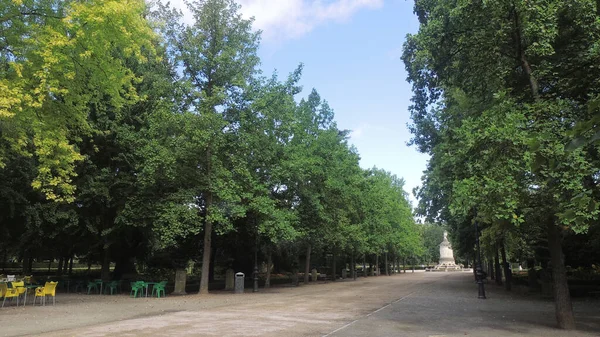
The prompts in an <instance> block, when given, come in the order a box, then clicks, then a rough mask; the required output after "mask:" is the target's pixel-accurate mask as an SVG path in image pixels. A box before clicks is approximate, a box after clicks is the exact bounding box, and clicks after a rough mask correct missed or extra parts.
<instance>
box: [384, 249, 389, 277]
mask: <svg viewBox="0 0 600 337" xmlns="http://www.w3.org/2000/svg"><path fill="white" fill-rule="evenodd" d="M385 276H390V266H389V265H388V253H387V252H385Z"/></svg>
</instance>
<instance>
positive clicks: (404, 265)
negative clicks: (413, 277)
mask: <svg viewBox="0 0 600 337" xmlns="http://www.w3.org/2000/svg"><path fill="white" fill-rule="evenodd" d="M402 270H403V271H404V274H406V258H403V259H402Z"/></svg>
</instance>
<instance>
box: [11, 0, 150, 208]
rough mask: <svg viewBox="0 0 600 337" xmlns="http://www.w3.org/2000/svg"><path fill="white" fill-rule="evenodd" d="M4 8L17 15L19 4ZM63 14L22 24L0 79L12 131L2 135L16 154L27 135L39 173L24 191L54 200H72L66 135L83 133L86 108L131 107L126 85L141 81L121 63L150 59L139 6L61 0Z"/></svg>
mask: <svg viewBox="0 0 600 337" xmlns="http://www.w3.org/2000/svg"><path fill="white" fill-rule="evenodd" d="M8 4H9V6H15V8H12V10H13V11H17V12H18V11H19V8H18V6H21V5H23V2H22V0H12V1H11V2H9V3H8ZM65 8H66V10H65V17H64V18H63V19H58V20H56V19H48V20H47V21H46V22H45V23H44V24H38V23H37V22H29V23H28V24H27V25H23V27H25V28H24V29H27V30H28V31H27V32H26V33H15V34H20V35H21V36H24V35H25V36H28V38H25V39H21V42H20V43H21V44H20V45H18V46H16V47H14V48H15V50H16V52H17V53H18V54H19V59H18V60H17V61H15V62H10V63H9V65H10V69H11V71H9V72H7V73H5V74H6V76H5V77H3V78H1V79H0V119H4V120H9V119H10V121H11V127H13V128H14V129H15V130H14V132H12V133H10V134H8V133H2V137H4V139H5V140H6V141H7V143H8V144H10V146H11V147H12V148H13V150H15V151H17V152H20V153H24V152H26V151H29V150H28V147H27V145H28V144H29V137H30V135H33V143H34V145H35V150H34V152H33V153H32V154H34V155H36V156H37V157H38V162H39V167H38V172H39V174H38V176H37V177H36V178H35V180H34V181H33V182H32V186H33V187H34V188H36V189H38V190H40V191H42V192H43V193H45V194H46V197H47V198H48V199H50V200H57V201H72V199H73V198H72V194H73V192H74V190H75V188H74V186H73V185H72V179H71V178H72V177H73V176H75V172H74V170H75V165H76V162H78V161H80V160H82V159H83V157H82V156H81V154H80V153H79V152H78V151H77V150H76V149H75V147H74V146H73V145H72V144H69V142H68V140H67V137H66V135H68V134H69V129H70V128H77V129H78V130H91V128H90V126H89V125H88V124H87V115H88V109H89V107H90V106H91V105H92V104H98V103H99V102H102V103H103V104H106V98H108V99H109V104H111V105H112V106H113V107H114V108H116V109H118V108H121V107H123V106H125V105H129V104H133V103H135V102H136V101H138V100H139V99H140V97H139V96H138V94H137V92H136V90H135V87H134V84H135V83H137V82H139V81H140V80H141V79H140V78H137V77H136V76H135V74H134V73H133V72H132V71H131V70H130V69H128V68H127V67H126V66H125V62H124V58H125V57H135V58H137V59H138V60H139V61H140V62H145V61H146V54H148V55H150V56H152V55H153V54H154V53H153V45H152V40H153V39H154V33H153V32H152V29H151V28H150V26H149V25H148V23H147V22H146V20H145V19H144V18H143V13H144V9H145V2H144V1H143V0H90V1H67V3H66V4H65ZM9 10H10V9H9ZM24 19H25V18H24ZM13 40H14V39H13ZM9 47H13V46H9ZM115 55H122V56H121V57H117V56H115ZM152 57H154V56H152ZM57 98H61V99H57ZM2 153H3V152H2V151H0V166H1V165H2V162H3V158H2Z"/></svg>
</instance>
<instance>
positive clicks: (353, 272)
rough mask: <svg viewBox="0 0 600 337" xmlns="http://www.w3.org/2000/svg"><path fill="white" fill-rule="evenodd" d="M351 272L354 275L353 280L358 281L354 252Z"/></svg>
mask: <svg viewBox="0 0 600 337" xmlns="http://www.w3.org/2000/svg"><path fill="white" fill-rule="evenodd" d="M350 271H351V273H352V279H353V280H354V281H356V262H355V261H354V252H352V259H351V261H350Z"/></svg>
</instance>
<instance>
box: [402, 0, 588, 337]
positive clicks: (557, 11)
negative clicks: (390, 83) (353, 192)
mask: <svg viewBox="0 0 600 337" xmlns="http://www.w3.org/2000/svg"><path fill="white" fill-rule="evenodd" d="M415 13H416V14H417V16H418V18H419V22H420V29H419V32H418V33H417V34H414V35H409V36H408V38H407V41H406V43H405V48H404V55H403V60H404V62H405V64H406V69H407V71H408V77H409V80H410V81H411V82H412V84H413V92H414V96H413V105H412V106H411V112H412V120H413V124H412V132H413V134H414V138H413V143H414V145H416V146H417V147H418V148H419V150H420V151H422V152H425V153H429V154H430V155H431V160H430V162H429V165H428V167H427V170H426V174H425V176H424V178H423V187H422V188H421V189H419V190H418V191H417V193H418V196H419V198H420V206H419V212H420V213H421V214H422V215H424V216H428V217H429V218H430V220H431V221H434V220H435V221H442V222H444V223H445V224H446V225H447V226H449V228H450V229H451V231H452V236H453V238H454V240H453V241H454V246H455V248H457V249H458V250H459V251H460V252H461V253H462V254H463V255H466V256H474V255H475V254H474V250H473V247H474V240H475V235H476V233H475V230H474V226H473V225H474V222H478V223H479V227H480V228H483V229H482V232H481V239H482V244H483V247H482V249H483V250H484V255H487V256H490V257H491V259H493V260H496V265H498V262H497V261H498V252H499V251H500V253H501V255H502V256H503V259H504V262H505V263H504V265H505V268H507V269H508V264H507V263H506V261H507V257H506V255H507V250H508V254H509V256H510V255H512V256H513V257H514V258H515V259H518V260H520V261H523V260H527V261H528V262H529V266H530V267H531V268H532V267H533V265H534V264H538V263H541V264H542V266H543V267H544V268H545V269H551V273H552V279H553V287H554V296H555V303H556V316H557V321H558V324H559V326H560V327H562V328H566V329H572V328H574V327H575V323H574V319H573V311H572V307H571V300H570V295H569V288H568V285H567V274H566V269H565V257H564V254H563V244H566V245H567V246H571V247H572V246H573V244H572V242H578V244H579V245H580V246H579V251H580V252H581V251H584V250H585V251H586V252H587V253H585V254H579V256H582V257H584V258H583V259H582V260H579V261H574V259H573V257H572V258H571V263H575V264H576V263H580V264H584V265H587V266H588V267H590V266H591V264H593V263H596V264H597V263H598V262H600V260H599V256H600V254H599V253H600V252H599V249H598V247H600V241H599V235H598V233H599V232H600V231H599V229H598V227H599V225H598V222H597V215H598V202H600V188H599V186H600V185H599V178H600V175H599V172H600V156H599V153H600V152H599V147H598V144H597V142H596V139H598V133H597V129H598V126H597V125H598V124H597V122H598V116H600V110H599V104H598V103H599V102H600V101H599V97H600V82H599V81H598V78H600V68H599V67H598V64H600V48H598V46H599V43H600V3H599V2H598V1H595V0H572V1H559V0H557V1H554V0H527V1H504V0H488V1H462V0H444V1H437V0H436V1H431V0H418V1H416V3H415ZM569 242H571V244H569ZM586 249H587V250H586ZM584 255H585V256H584ZM536 262H537V263H536ZM505 272H506V275H507V276H509V275H510V271H509V270H505ZM496 274H498V272H496ZM496 276H498V275H496ZM506 281H508V282H509V281H510V280H508V277H507V280H506Z"/></svg>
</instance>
